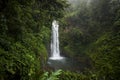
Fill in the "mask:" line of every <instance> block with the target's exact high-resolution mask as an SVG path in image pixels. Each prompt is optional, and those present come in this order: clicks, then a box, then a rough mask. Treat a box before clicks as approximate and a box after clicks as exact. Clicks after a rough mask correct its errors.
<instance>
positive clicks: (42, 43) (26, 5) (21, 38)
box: [0, 0, 68, 80]
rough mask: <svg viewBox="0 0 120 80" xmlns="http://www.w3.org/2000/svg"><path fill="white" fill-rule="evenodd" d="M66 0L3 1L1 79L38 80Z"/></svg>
mask: <svg viewBox="0 0 120 80" xmlns="http://www.w3.org/2000/svg"><path fill="white" fill-rule="evenodd" d="M67 6H68V5H67V2H66V0H54V1H50V0H49V1H48V0H45V1H43V0H24V1H22V0H0V80H33V79H34V80H38V79H39V76H40V75H41V74H42V72H43V70H42V68H43V66H44V65H45V64H46V60H47V57H48V54H47V46H48V43H49V41H50V26H51V22H52V21H53V19H58V18H62V17H63V16H64V12H63V11H64V9H65V8H66V7H67Z"/></svg>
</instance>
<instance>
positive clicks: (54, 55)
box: [50, 20, 63, 60]
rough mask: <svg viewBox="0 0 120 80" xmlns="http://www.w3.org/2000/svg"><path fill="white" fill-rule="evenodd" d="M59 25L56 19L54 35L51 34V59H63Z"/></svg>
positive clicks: (53, 23)
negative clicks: (60, 48)
mask: <svg viewBox="0 0 120 80" xmlns="http://www.w3.org/2000/svg"><path fill="white" fill-rule="evenodd" d="M58 29H59V25H58V22H57V21H56V20H54V21H53V22H52V36H51V57H50V59H53V60H57V59H62V58H63V57H61V56H60V50H59V31H58Z"/></svg>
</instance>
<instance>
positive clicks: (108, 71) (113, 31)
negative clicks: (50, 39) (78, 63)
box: [60, 0, 120, 80]
mask: <svg viewBox="0 0 120 80" xmlns="http://www.w3.org/2000/svg"><path fill="white" fill-rule="evenodd" d="M76 9H77V8H76ZM76 9H74V10H76ZM77 10H78V11H73V12H72V10H71V12H69V13H68V14H67V17H66V19H65V21H66V22H67V23H66V24H67V25H65V26H66V27H63V29H62V32H61V36H62V37H61V38H60V39H61V43H62V45H61V48H62V50H63V53H65V54H67V55H69V56H70V57H74V58H77V59H79V60H81V57H80V56H81V55H87V56H88V57H90V58H91V60H92V66H93V69H91V71H90V75H87V74H86V73H85V74H84V75H85V76H86V79H85V80H118V79H119V74H120V67H119V66H120V64H119V62H120V59H119V57H120V55H119V53H120V44H119V42H120V2H119V0H91V2H90V3H89V5H88V4H87V2H86V3H84V4H83V5H82V6H81V7H80V8H79V9H77ZM72 13H75V14H74V15H72ZM75 29H77V30H78V31H76V30H75ZM74 32H76V33H77V34H74ZM79 32H80V33H81V34H79ZM78 34H79V35H78ZM92 75H93V76H95V77H94V78H93V79H92V78H89V76H90V77H91V76H92Z"/></svg>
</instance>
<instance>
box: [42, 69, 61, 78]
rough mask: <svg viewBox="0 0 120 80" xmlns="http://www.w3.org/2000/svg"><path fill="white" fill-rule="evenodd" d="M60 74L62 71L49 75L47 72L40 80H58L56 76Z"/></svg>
mask: <svg viewBox="0 0 120 80" xmlns="http://www.w3.org/2000/svg"><path fill="white" fill-rule="evenodd" d="M61 73H62V70H58V71H56V72H52V73H51V74H50V73H49V72H45V73H44V74H43V75H42V76H41V78H40V80H59V78H58V76H59V75H60V74H61Z"/></svg>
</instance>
